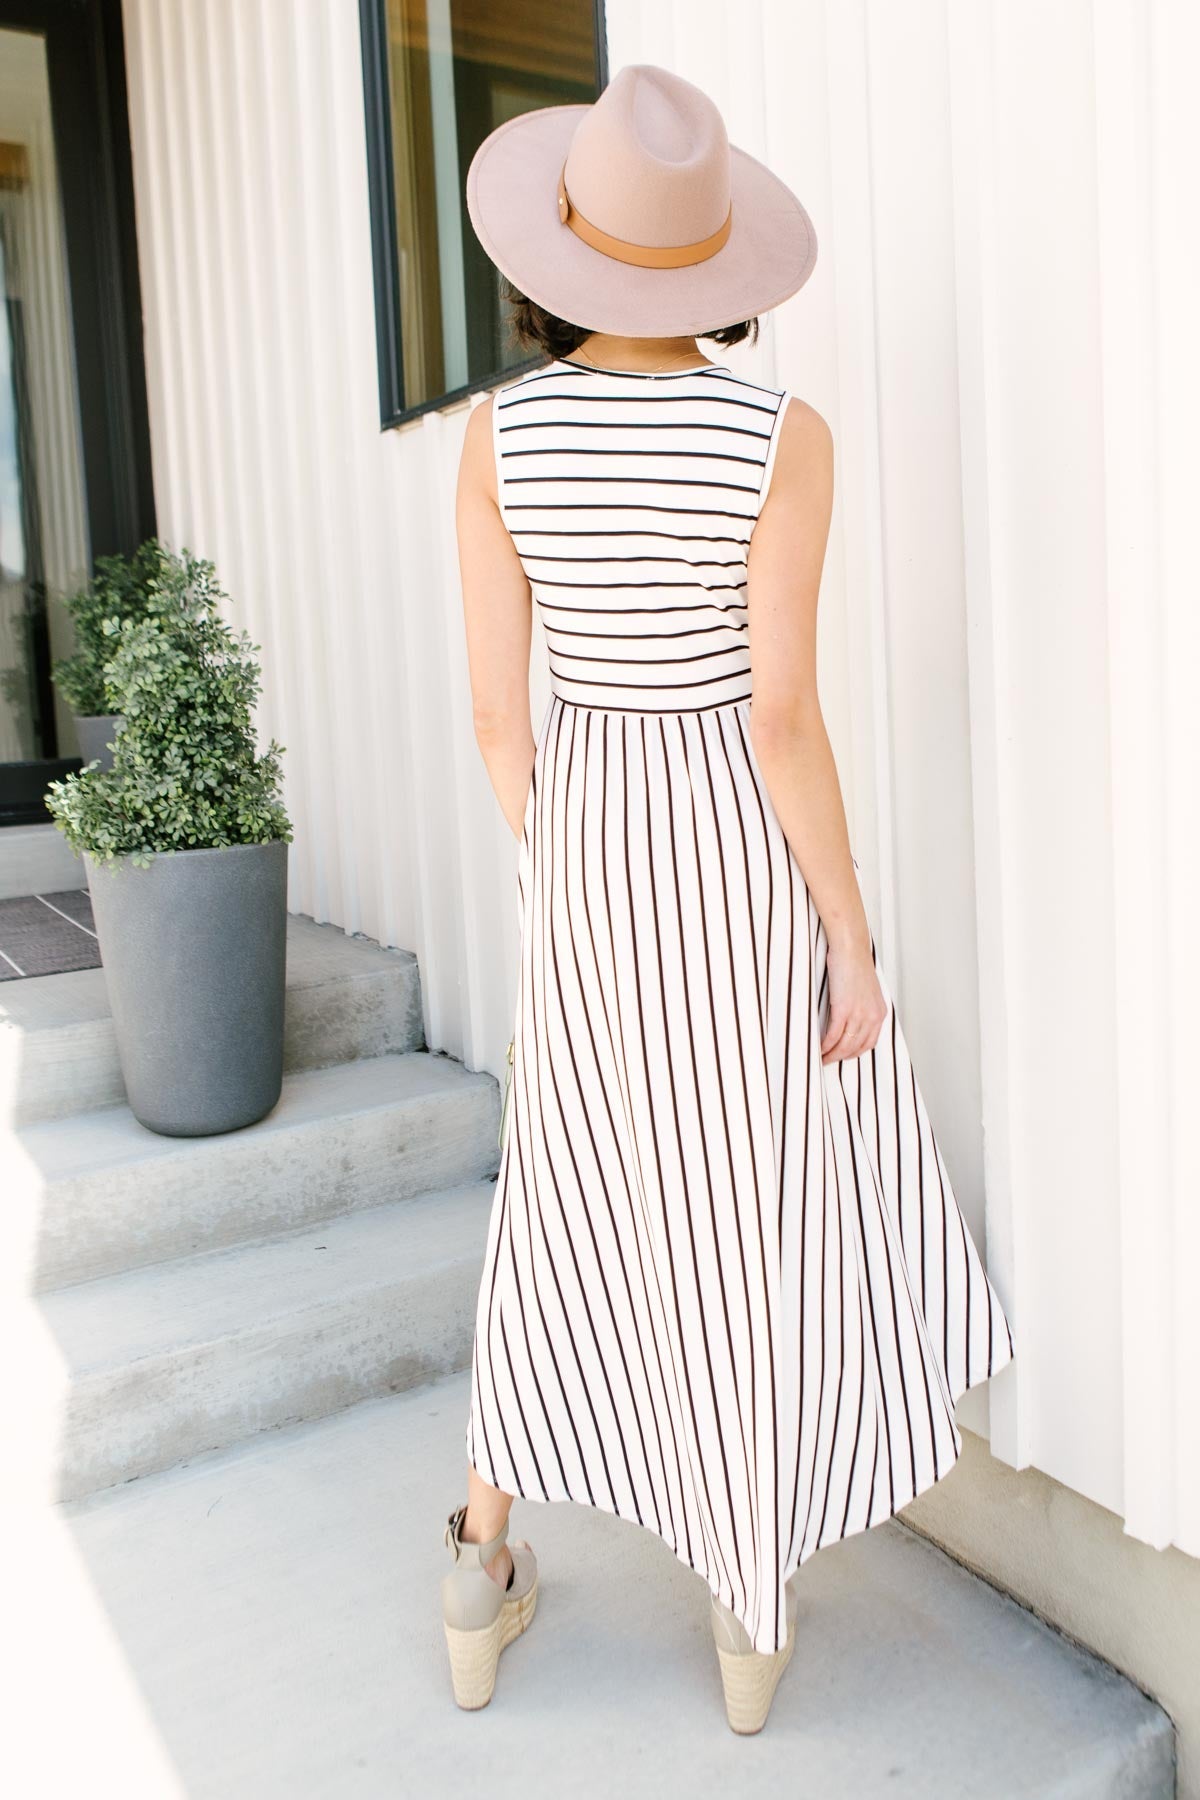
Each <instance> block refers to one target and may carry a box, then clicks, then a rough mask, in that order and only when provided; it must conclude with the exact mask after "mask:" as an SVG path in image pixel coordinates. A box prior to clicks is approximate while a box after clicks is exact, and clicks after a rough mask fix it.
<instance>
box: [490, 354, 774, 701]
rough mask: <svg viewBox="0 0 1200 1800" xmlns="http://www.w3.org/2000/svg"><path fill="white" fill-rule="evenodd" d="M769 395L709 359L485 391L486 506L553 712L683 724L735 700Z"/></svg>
mask: <svg viewBox="0 0 1200 1800" xmlns="http://www.w3.org/2000/svg"><path fill="white" fill-rule="evenodd" d="M784 399H785V394H784V392H783V391H782V390H780V389H777V388H769V387H763V386H760V385H758V384H756V383H753V382H748V381H745V380H743V379H742V378H741V377H740V376H737V375H734V374H733V373H731V371H730V370H729V369H728V368H725V367H724V366H722V365H719V364H710V365H709V366H708V367H706V368H701V369H689V370H687V371H686V372H685V373H683V374H674V375H671V374H661V375H659V374H653V375H650V374H647V375H631V374H626V373H622V372H620V371H616V370H608V369H596V368H590V367H585V366H583V365H582V364H578V363H573V362H561V361H556V362H552V363H550V364H549V365H548V366H546V367H545V368H541V369H537V370H534V371H533V372H532V373H530V374H528V375H525V376H523V377H521V378H520V379H519V380H517V381H515V382H513V383H512V384H511V385H510V386H508V387H506V388H504V389H502V390H501V391H500V393H499V394H498V395H497V397H496V401H495V404H494V405H493V408H492V416H493V430H494V439H495V449H496V470H497V481H498V486H499V498H500V511H501V515H502V517H503V519H504V522H505V524H506V526H507V527H508V529H509V531H510V532H511V534H512V537H513V541H514V543H515V544H516V547H517V551H518V554H519V555H520V558H521V563H522V565H523V567H524V569H525V572H526V574H527V575H528V577H529V581H530V585H531V587H532V590H533V595H534V598H535V600H536V601H537V604H538V608H539V611H540V615H541V618H542V622H543V624H544V626H545V630H546V639H547V644H548V647H549V653H550V679H551V686H552V688H553V690H554V692H555V693H556V694H558V695H559V696H560V697H561V698H562V699H563V700H567V701H571V702H573V703H575V704H576V705H580V706H594V707H603V708H605V709H615V710H619V711H630V712H691V711H695V710H696V709H698V708H701V707H710V706H724V705H730V704H733V703H734V702H737V701H743V700H748V699H749V698H750V687H751V682H750V648H749V627H748V620H747V611H746V586H747V578H746V559H747V554H748V550H749V544H750V533H751V531H752V529H753V526H754V522H755V520H756V519H757V517H758V512H759V508H760V506H761V505H762V501H763V499H764V497H765V494H766V490H767V483H768V481H769V479H770V474H771V469H772V466H773V463H774V457H775V448H776V444H777V442H778V428H779V422H780V420H781V418H782V415H783V402H784Z"/></svg>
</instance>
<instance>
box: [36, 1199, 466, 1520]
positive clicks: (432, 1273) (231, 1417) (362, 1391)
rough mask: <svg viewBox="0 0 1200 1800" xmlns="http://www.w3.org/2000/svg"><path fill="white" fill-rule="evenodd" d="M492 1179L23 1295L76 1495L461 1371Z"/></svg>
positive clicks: (69, 1490) (67, 1481)
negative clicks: (36, 1296) (39, 1295)
mask: <svg viewBox="0 0 1200 1800" xmlns="http://www.w3.org/2000/svg"><path fill="white" fill-rule="evenodd" d="M495 1191H496V1188H495V1183H494V1182H493V1181H478V1182H472V1183H469V1184H466V1185H463V1186H460V1187H457V1188H451V1189H447V1190H444V1191H441V1192H435V1193H430V1194H424V1195H422V1196H421V1197H420V1198H418V1199H413V1200H409V1201H406V1202H394V1203H392V1204H391V1205H388V1206H380V1207H375V1208H373V1209H372V1210H371V1211H369V1212H361V1213H355V1214H351V1215H350V1216H348V1217H345V1218H341V1219H336V1220H332V1221H327V1222H326V1223H324V1224H322V1225H321V1226H320V1227H319V1228H317V1229H313V1230H308V1231H302V1232H295V1233H289V1234H287V1235H285V1236H283V1237H277V1238H273V1239H271V1240H270V1241H268V1242H264V1243H258V1244H243V1245H240V1246H239V1247H238V1248H237V1249H232V1250H219V1251H215V1252H210V1253H208V1254H206V1255H203V1256H194V1257H188V1258H185V1259H183V1260H181V1261H179V1262H172V1263H160V1264H157V1265H155V1266H154V1267H152V1268H147V1269H140V1270H136V1271H133V1272H131V1273H130V1274H127V1275H119V1276H114V1277H111V1278H109V1279H108V1280H106V1281H90V1282H85V1283H83V1284H82V1285H80V1286H78V1287H73V1288H66V1289H63V1290H62V1291H61V1292H59V1293H56V1294H49V1295H46V1296H45V1297H44V1298H43V1299H42V1300H41V1301H30V1302H27V1303H26V1305H27V1307H28V1311H29V1314H30V1319H29V1326H30V1331H31V1338H30V1342H31V1344H33V1343H34V1342H35V1341H36V1343H37V1344H38V1346H39V1347H38V1348H37V1349H33V1348H31V1349H30V1351H29V1353H28V1355H27V1356H26V1357H25V1358H24V1359H23V1366H24V1369H25V1379H26V1381H27V1382H28V1383H30V1384H31V1385H32V1386H33V1388H35V1389H37V1388H38V1387H40V1389H41V1395H42V1398H41V1412H42V1416H43V1417H44V1418H45V1419H46V1420H47V1421H52V1422H53V1423H52V1426H51V1430H52V1436H53V1441H54V1443H55V1445H56V1448H55V1449H54V1450H53V1452H52V1455H53V1461H54V1464H55V1469H54V1471H53V1475H52V1479H51V1481H50V1483H49V1486H50V1490H51V1492H52V1493H54V1492H57V1494H58V1495H59V1496H60V1497H62V1498H73V1497H77V1496H79V1495H81V1494H85V1493H90V1492H92V1491H93V1490H95V1489H97V1488H102V1487H108V1486H111V1485H112V1484H113V1483H114V1482H121V1481H128V1480H129V1479H130V1478H131V1477H133V1476H138V1475H145V1474H148V1473H150V1472H152V1471H154V1470H161V1469H167V1468H171V1467H173V1466H174V1465H175V1464H177V1463H180V1462H182V1461H184V1460H186V1459H187V1458H188V1457H191V1456H195V1455H196V1454H198V1453H199V1452H202V1451H206V1450H212V1449H216V1448H223V1447H224V1446H226V1445H229V1444H232V1443H236V1442H238V1441H240V1440H241V1439H243V1438H248V1437H251V1436H253V1435H254V1434H255V1433H256V1432H260V1431H264V1430H266V1429H268V1428H269V1427H272V1426H278V1425H283V1424H286V1423H294V1422H295V1421H297V1420H301V1419H313V1418H320V1417H324V1416H325V1415H326V1414H328V1413H332V1412H336V1411H338V1410H340V1409H341V1408H343V1407H346V1406H350V1405H351V1404H353V1403H354V1402H355V1401H358V1400H362V1399H365V1398H368V1397H370V1396H372V1395H377V1394H386V1393H395V1392H397V1391H399V1390H401V1389H404V1388H409V1387H412V1386H414V1385H415V1384H416V1383H418V1382H423V1381H428V1380H429V1379H430V1378H431V1377H433V1376H436V1375H441V1374H445V1373H447V1372H448V1371H450V1370H454V1369H461V1368H463V1367H465V1365H466V1363H467V1361H468V1359H469V1356H470V1348H471V1331H472V1325H473V1322H474V1308H475V1301H476V1297H477V1294H478V1288H479V1273H480V1267H481V1264H482V1261H483V1251H484V1244H485V1240H486V1233H487V1221H488V1211H489V1207H490V1203H491V1200H492V1197H493V1195H494V1194H495Z"/></svg>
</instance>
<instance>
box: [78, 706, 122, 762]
mask: <svg viewBox="0 0 1200 1800" xmlns="http://www.w3.org/2000/svg"><path fill="white" fill-rule="evenodd" d="M124 723H125V721H124V719H123V718H122V717H121V715H120V714H119V713H96V714H94V715H92V716H90V717H88V718H81V717H80V715H79V714H78V713H76V714H75V730H76V732H77V734H78V737H79V754H80V756H82V758H83V760H84V762H85V763H90V762H92V761H94V760H95V758H96V757H99V759H100V767H101V768H102V769H111V768H112V765H113V753H112V750H111V749H110V747H109V746H110V745H111V744H112V741H113V739H114V738H115V737H116V735H117V733H118V731H119V730H120V729H121V727H122V725H123V724H124Z"/></svg>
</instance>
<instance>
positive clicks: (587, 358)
mask: <svg viewBox="0 0 1200 1800" xmlns="http://www.w3.org/2000/svg"><path fill="white" fill-rule="evenodd" d="M575 353H576V355H577V356H582V358H583V360H584V362H585V363H587V364H588V366H589V367H590V368H593V369H600V370H602V372H605V373H607V372H608V371H604V366H603V364H602V363H598V362H593V361H592V359H591V357H590V356H589V355H588V353H587V351H586V350H585V349H584V347H583V345H582V344H579V345H577V346H576V352H575ZM688 354H689V353H688V351H686V350H684V351H683V352H682V353H681V354H680V355H679V356H673V357H672V358H671V359H670V361H669V362H665V363H659V364H658V365H657V366H656V367H655V368H653V369H618V370H617V371H616V373H617V374H618V375H657V374H659V372H660V371H661V370H663V369H669V368H670V367H671V364H672V363H677V362H682V361H683V359H684V357H685V356H687V355H688ZM564 360H571V359H569V358H567V359H564ZM696 367H697V368H704V369H706V368H708V367H709V364H708V363H707V362H705V363H697V365H696Z"/></svg>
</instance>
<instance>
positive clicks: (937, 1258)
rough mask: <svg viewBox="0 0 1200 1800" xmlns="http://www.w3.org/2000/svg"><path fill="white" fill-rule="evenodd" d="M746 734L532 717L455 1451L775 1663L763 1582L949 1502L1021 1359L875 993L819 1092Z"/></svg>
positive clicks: (563, 709) (822, 1020) (761, 791)
mask: <svg viewBox="0 0 1200 1800" xmlns="http://www.w3.org/2000/svg"><path fill="white" fill-rule="evenodd" d="M749 717H750V703H749V701H738V702H735V703H733V704H727V705H721V706H712V707H707V708H703V709H700V710H698V711H693V712H688V713H667V712H661V713H660V712H650V713H635V712H629V711H610V710H606V709H602V708H596V707H589V706H577V705H575V704H573V703H571V702H568V701H565V700H563V699H562V698H561V696H560V695H558V694H557V693H555V694H552V696H551V699H550V702H549V705H548V706H547V709H546V713H545V717H544V719H543V723H542V728H541V731H540V733H539V736H538V740H537V751H536V755H535V760H534V767H533V776H532V779H531V782H530V788H529V793H528V796H527V799H526V808H525V818H524V824H523V828H522V836H521V844H520V850H519V853H518V874H517V882H518V894H519V905H518V911H519V918H520V931H521V936H520V984H519V995H518V1002H517V1011H516V1018H515V1027H514V1030H515V1052H514V1064H513V1072H512V1087H511V1094H510V1104H509V1109H508V1116H507V1123H506V1127H505V1138H504V1143H503V1146H502V1149H501V1157H500V1168H499V1174H498V1178H497V1184H496V1194H495V1200H494V1203H493V1209H492V1214H491V1221H490V1227H489V1232H488V1240H487V1249H486V1256H485V1262H484V1269H483V1277H482V1280H481V1283H480V1288H479V1300H478V1312H477V1319H476V1330H475V1344H474V1353H473V1359H472V1379H471V1398H470V1411H469V1416H468V1420H467V1427H466V1448H467V1455H468V1458H469V1460H470V1462H471V1463H472V1464H473V1466H474V1467H475V1468H476V1469H477V1470H478V1471H479V1473H480V1474H481V1475H482V1476H483V1478H484V1479H485V1480H486V1481H488V1482H489V1483H491V1484H492V1485H493V1486H495V1487H498V1488H501V1489H503V1490H504V1491H505V1492H507V1493H510V1494H516V1495H521V1496H523V1497H524V1498H526V1499H529V1500H542V1501H550V1500H576V1501H580V1502H583V1503H586V1504H588V1505H591V1506H598V1507H601V1508H603V1509H604V1510H605V1511H606V1512H610V1513H615V1514H617V1515H618V1516H619V1517H621V1518H624V1519H629V1520H633V1521H636V1522H637V1523H638V1524H640V1525H646V1526H648V1527H649V1528H650V1529H651V1530H652V1531H654V1532H656V1533H657V1534H658V1535H659V1536H660V1537H661V1538H662V1539H663V1540H664V1541H665V1542H666V1543H667V1544H668V1545H669V1546H670V1547H671V1549H672V1550H673V1551H674V1552H675V1553H676V1555H677V1556H678V1557H680V1558H681V1559H682V1560H683V1561H684V1562H685V1563H686V1564H687V1565H688V1566H689V1567H690V1568H692V1569H695V1570H697V1571H698V1572H699V1573H700V1574H701V1575H703V1576H704V1578H705V1580H706V1581H707V1583H708V1585H709V1588H710V1589H711V1591H712V1592H713V1593H714V1594H715V1595H717V1596H718V1597H719V1598H720V1599H721V1600H723V1601H724V1603H725V1604H726V1605H727V1606H728V1607H730V1608H731V1609H732V1611H733V1612H734V1613H735V1614H736V1615H737V1616H738V1617H739V1618H740V1619H741V1621H742V1623H743V1624H744V1625H745V1627H746V1630H747V1631H748V1632H749V1633H750V1636H751V1638H752V1639H753V1642H754V1645H755V1647H756V1648H757V1649H759V1650H764V1651H770V1650H775V1649H777V1648H779V1647H780V1646H781V1645H782V1644H783V1642H784V1640H785V1637H786V1629H787V1625H786V1616H785V1594H784V1583H785V1582H786V1581H787V1579H788V1577H789V1576H790V1575H791V1574H793V1573H794V1572H795V1570H796V1569H797V1568H798V1567H799V1566H800V1565H801V1564H802V1563H803V1562H804V1561H805V1560H806V1559H807V1558H808V1557H809V1556H811V1555H812V1554H813V1552H814V1551H816V1550H818V1549H820V1548H821V1547H822V1546H824V1545H826V1544H830V1543H833V1542H835V1541H836V1540H837V1539H839V1538H843V1537H846V1536H848V1535H850V1534H851V1533H854V1532H858V1531H861V1530H864V1529H865V1528H867V1527H869V1526H871V1525H875V1524H878V1523H879V1522H880V1521H881V1520H883V1519H886V1518H888V1517H890V1515H891V1514H893V1513H894V1512H896V1510H897V1509H898V1508H900V1507H902V1506H904V1505H905V1504H906V1503H907V1502H908V1501H910V1500H911V1499H913V1497H914V1496H915V1495H917V1494H919V1493H921V1492H922V1491H923V1490H924V1489H926V1488H928V1487H929V1486H930V1485H931V1484H932V1483H933V1482H935V1481H937V1480H939V1479H940V1478H941V1477H942V1476H943V1475H945V1474H946V1473H947V1472H948V1471H949V1469H950V1468H951V1467H952V1466H953V1464H954V1463H955V1461H956V1460H957V1458H958V1456H959V1454H960V1451H961V1448H962V1440H961V1437H960V1434H959V1431H958V1428H957V1426H956V1424H955V1420H954V1404H955V1401H956V1400H957V1399H958V1398H959V1396H960V1395H961V1394H962V1393H963V1392H964V1391H965V1390H966V1389H967V1388H968V1387H971V1386H973V1385H974V1384H975V1383H977V1382H980V1381H984V1380H986V1379H987V1378H988V1377H989V1376H991V1375H993V1374H994V1373H995V1372H996V1371H997V1370H998V1369H1000V1368H1002V1367H1003V1366H1004V1364H1005V1363H1006V1362H1008V1361H1009V1360H1010V1358H1011V1356H1012V1354H1013V1340H1012V1334H1011V1331H1010V1329H1009V1324H1008V1321H1007V1319H1006V1317H1005V1314H1004V1311H1003V1308H1002V1306H1001V1303H1000V1300H999V1298H998V1296H997V1294H996V1292H995V1290H994V1289H993V1287H992V1285H991V1283H990V1281H989V1279H988V1277H987V1275H986V1273H985V1271H984V1269H983V1266H982V1263H981V1261H980V1258H979V1254H978V1252H977V1250H976V1247H975V1244H974V1243H973V1241H972V1238H971V1235H970V1233H969V1231H968V1229H967V1227H966V1224H965V1222H964V1220H963V1217H962V1214H961V1212H960V1210H959V1207H958V1205H957V1203H956V1201H955V1198H954V1194H953V1192H952V1190H951V1185H950V1180H949V1176H948V1174H947V1171H946V1167H945V1164H944V1162H943V1159H942V1156H941V1153H940V1150H939V1148H938V1145H937V1142H936V1140H935V1138H934V1135H933V1131H932V1129H931V1127H930V1122H929V1119H928V1117H927V1114H926V1110H925V1106H924V1103H923V1100H922V1097H921V1093H920V1090H919V1088H918V1086H917V1082H916V1078H915V1075H914V1072H913V1068H912V1064H911V1062H910V1060H909V1056H908V1051H907V1048H906V1046H905V1041H904V1037H903V1034H902V1032H901V1030H900V1027H899V1024H898V1021H897V1018H896V1013H895V1008H894V1006H893V1004H892V1002H891V998H890V996H889V994H888V990H887V985H886V981H885V980H884V978H883V975H882V972H881V971H880V972H879V973H880V981H881V986H883V990H884V996H885V999H887V1002H888V1016H887V1019H886V1020H885V1023H884V1025H883V1028H882V1031H881V1034H880V1037H879V1040H878V1042H877V1044H876V1045H875V1047H874V1048H873V1049H872V1050H870V1051H868V1052H866V1053H865V1054H864V1055H863V1056H861V1057H858V1058H850V1059H847V1060H844V1061H841V1062H836V1063H830V1064H828V1065H825V1064H822V1062H821V1055H820V1040H821V1037H822V1034H823V1032H824V1030H825V1026H826V1023H827V1021H828V992H827V980H826V951H827V941H826V936H825V930H824V926H823V925H822V923H821V921H820V919H819V917H818V915H817V912H816V909H815V907H814V905H813V903H812V900H811V898H810V897H809V894H808V890H807V888H806V886H805V883H804V879H803V876H802V875H801V873H800V868H799V865H798V864H797V862H796V860H795V857H794V856H793V854H792V852H791V849H790V847H789V845H788V843H787V840H786V838H785V836H784V833H783V829H782V826H781V825H780V823H779V820H778V817H777V815H776V813H775V811H774V808H773V805H772V802H771V800H770V798H769V796H768V793H767V789H766V786H765V783H764V780H763V777H762V774H761V771H760V769H759V767H758V764H757V761H756V759H755V756H754V752H753V749H752V747H751V744H750V738H749ZM856 866H857V865H856ZM872 954H874V946H872ZM876 968H877V970H878V961H877V960H876Z"/></svg>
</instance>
